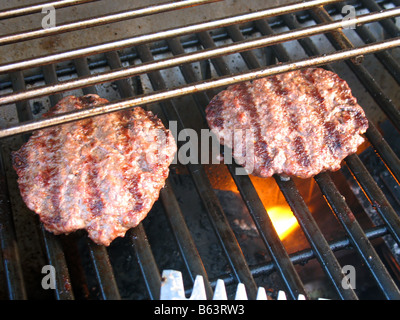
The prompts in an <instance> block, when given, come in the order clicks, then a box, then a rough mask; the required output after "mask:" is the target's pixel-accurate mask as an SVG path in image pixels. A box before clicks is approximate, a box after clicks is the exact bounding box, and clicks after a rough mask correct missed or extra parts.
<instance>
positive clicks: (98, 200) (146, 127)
mask: <svg viewBox="0 0 400 320" xmlns="http://www.w3.org/2000/svg"><path fill="white" fill-rule="evenodd" d="M107 102H108V101H107V100H105V99H102V98H100V97H99V96H97V95H93V94H92V95H86V96H83V97H79V98H78V97H74V96H68V97H65V98H64V99H62V100H61V101H60V102H59V103H58V104H57V105H56V106H54V107H53V108H52V109H51V110H50V112H48V113H47V114H46V116H49V115H54V114H58V113H64V112H68V111H73V110H76V109H83V108H90V107H94V106H98V105H102V104H106V103H107ZM175 152H176V144H175V140H174V138H173V136H172V134H171V133H170V131H169V130H166V129H165V127H164V126H163V124H162V122H161V120H159V119H157V117H155V116H154V115H153V114H152V113H151V112H149V111H145V110H143V109H142V108H140V107H137V108H134V109H131V110H126V111H125V110H124V111H119V112H114V113H110V114H105V115H100V116H96V117H93V118H88V119H84V120H79V121H76V122H72V123H67V124H63V125H59V126H55V127H51V128H46V129H42V130H38V131H36V132H34V133H33V135H32V136H31V137H30V139H29V141H28V142H27V143H26V144H24V145H23V146H22V147H21V148H20V150H18V151H16V152H14V153H13V154H12V158H13V166H14V168H15V170H16V172H17V174H18V176H19V178H18V184H19V188H20V192H21V195H22V198H23V200H24V201H25V203H26V204H27V206H28V207H29V208H30V209H31V210H33V211H35V212H36V213H37V214H39V216H40V220H41V221H42V223H43V225H44V227H45V228H46V229H47V230H48V231H50V232H53V233H55V234H60V233H70V232H72V231H75V230H77V229H86V230H87V232H88V234H89V237H90V238H91V239H92V240H93V241H94V242H95V243H97V244H102V245H106V246H107V245H109V244H110V243H111V241H112V240H113V239H115V238H116V237H121V236H124V235H125V233H126V231H127V230H128V229H129V228H132V227H135V226H136V225H138V224H139V222H140V221H142V220H143V219H144V218H145V217H146V215H147V213H148V212H149V211H150V209H151V208H152V205H153V204H154V202H155V201H156V200H157V199H158V197H159V192H160V189H161V188H162V187H163V186H164V183H165V179H166V178H167V176H168V173H169V168H168V167H169V165H170V164H171V162H172V160H173V157H174V154H175Z"/></svg>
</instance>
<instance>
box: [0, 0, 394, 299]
mask: <svg viewBox="0 0 400 320" xmlns="http://www.w3.org/2000/svg"><path fill="white" fill-rule="evenodd" d="M6 4H7V2H6ZM146 4H147V5H146ZM146 4H145V5H144V6H143V7H138V8H125V7H124V6H121V7H119V6H118V1H116V2H115V7H112V8H111V9H112V10H111V9H110V8H108V7H109V6H110V4H109V3H108V4H107V5H106V4H105V1H93V0H92V1H87V0H86V1H66V0H65V1H56V2H54V3H53V2H52V3H41V4H34V3H33V2H32V1H27V4H26V6H24V7H20V8H16V9H15V8H11V6H12V5H11V2H10V6H9V7H4V8H1V9H2V11H0V23H1V24H2V26H4V28H3V30H5V31H4V32H5V33H4V34H1V35H0V51H1V55H0V56H1V57H2V61H1V63H0V94H1V95H0V112H1V120H0V121H1V122H0V126H1V129H0V137H1V140H0V141H1V162H0V164H1V166H0V170H1V171H0V173H1V175H0V178H1V184H0V197H1V198H0V227H1V228H0V240H1V251H2V255H1V259H2V262H3V263H2V266H1V275H2V276H1V279H0V296H1V298H2V299H38V298H40V299H54V298H55V299H158V298H159V296H160V288H161V283H162V271H163V270H165V269H173V270H179V271H181V272H182V274H183V280H184V283H185V288H187V294H188V295H190V288H192V287H193V283H194V280H195V277H196V276H197V275H201V276H203V279H204V280H205V289H206V293H207V297H208V298H209V299H211V298H212V296H213V290H214V288H215V285H216V282H217V280H218V279H222V280H224V282H225V285H226V287H227V290H228V297H229V298H232V297H233V296H234V293H235V290H236V286H237V284H238V283H243V284H244V285H245V287H246V292H247V295H248V297H249V299H255V297H256V295H257V288H258V287H264V288H265V289H266V291H267V294H268V295H269V296H270V297H271V298H273V299H275V298H276V297H277V293H278V291H279V290H283V291H284V292H285V293H286V295H287V297H288V299H297V297H298V295H299V294H303V295H304V296H305V297H306V298H307V299H315V298H318V297H321V298H327V299H344V300H354V299H400V289H399V288H400V287H399V284H400V249H399V243H400V217H399V213H400V191H399V188H400V187H399V184H398V182H399V181H400V161H399V154H400V149H399V145H400V144H399V143H398V142H399V140H400V134H399V130H400V109H399V105H400V96H399V84H400V65H399V63H398V61H399V54H400V52H399V51H398V48H397V47H398V46H399V45H400V38H399V35H400V29H399V26H398V18H397V17H398V16H400V1H398V0H392V1H381V0H378V1H372V0H360V1H348V2H344V1H327V0H325V1H323V0H318V1H316V0H313V1H306V2H296V3H289V2H284V3H283V2H280V3H279V5H278V4H277V5H276V6H274V7H271V8H265V7H264V8H263V7H262V6H260V4H261V5H264V6H265V5H266V4H265V1H261V2H258V1H254V3H253V4H245V3H244V1H215V0H214V1H204V0H203V1H200V0H198V1H194V0H185V1H176V2H164V3H157V2H151V4H150V3H149V2H148V1H147V2H146ZM49 5H50V6H52V7H49ZM125 5H126V4H125ZM251 5H254V7H252V6H251ZM257 5H258V6H259V7H257ZM102 6H103V7H106V8H107V10H108V11H107V13H106V14H100V13H99V14H98V16H95V17H94V16H93V15H92V16H91V17H85V18H81V19H80V20H77V19H73V18H71V17H74V16H72V15H69V20H68V19H67V20H65V22H64V21H61V22H60V21H59V20H61V18H62V17H63V16H65V15H66V14H64V15H63V12H70V14H75V16H76V17H77V16H79V14H81V13H84V12H89V13H90V12H95V13H97V12H99V9H98V8H102ZM107 6H108V7H107ZM43 8H45V9H46V10H44V11H43V13H42V9H43ZM96 8H97V9H96ZM121 8H124V9H123V10H122V11H118V9H119V10H121ZM53 9H54V11H53V12H52V10H53ZM225 9H226V11H225ZM65 10H71V11H65ZM230 10H231V11H232V12H231V11H230ZM235 10H236V11H235ZM210 12H212V13H213V14H214V15H218V14H219V15H220V16H215V17H214V16H212V15H211V16H209V15H207V14H208V13H210ZM52 13H54V14H55V17H56V20H55V22H56V24H55V25H52V26H51V27H49V28H47V27H42V26H41V25H40V22H41V21H42V22H43V21H45V22H46V23H48V24H50V23H51V17H52V16H51V14H52ZM228 13H229V14H230V15H228ZM29 17H37V18H38V19H37V21H39V22H38V23H39V24H37V25H36V28H33V29H32V30H27V31H25V30H26V28H23V25H22V24H18V19H23V20H24V21H25V22H26V21H31V22H32V21H33V22H32V23H34V22H35V21H36V20H35V19H34V18H32V19H31V20H28V19H29ZM171 17H173V18H171ZM43 19H45V20H43ZM140 19H142V20H140ZM135 21H141V23H143V22H146V21H147V23H148V24H149V25H151V27H152V28H155V29H156V31H151V32H150V31H143V33H140V32H139V29H140V28H139V27H138V25H135V27H137V28H136V29H124V27H123V26H126V25H127V24H128V23H131V22H132V23H134V22H135ZM158 21H159V22H160V23H161V22H164V21H169V22H171V21H172V22H175V23H177V25H175V26H174V27H170V28H165V26H164V25H161V26H160V25H157V22H158ZM13 23H14V24H15V26H14V27H10V24H13ZM123 23H125V24H123ZM115 24H120V26H122V27H120V29H118V30H124V31H125V32H130V36H129V37H124V38H119V37H118V35H117V32H116V31H115V30H117V29H112V26H113V25H115ZM166 25H168V24H166ZM102 28H103V29H102ZM9 30H13V32H11V31H9ZM92 30H94V31H93V32H95V31H96V30H97V31H96V32H97V33H95V34H97V35H98V36H97V37H95V36H93V34H91V33H90V32H91V31H92ZM114 32H115V38H116V39H115V40H114V41H106V42H105V39H107V37H108V36H109V34H110V33H114ZM77 34H78V35H81V36H78V38H79V39H78V40H79V41H83V42H85V41H87V45H86V46H77V47H74V46H73V44H76V43H78V44H79V41H78V40H76V41H75V40H74V41H72V40H71V41H70V42H69V41H67V39H71V38H72V35H75V38H76V37H77V36H76V35H77ZM68 37H70V38H68ZM103 37H104V38H103ZM75 38H74V39H75ZM96 40H98V42H97V43H94V41H96ZM31 43H33V44H31ZM30 45H32V47H30ZM69 46H71V47H69ZM64 47H65V48H64ZM29 48H31V49H29ZM59 48H61V51H60V50H57V49H59ZM309 66H323V67H324V68H326V69H328V70H333V71H335V72H336V73H338V74H339V76H341V77H342V78H343V79H345V80H346V81H347V82H348V83H349V85H350V87H351V88H352V91H353V94H354V96H355V97H357V99H358V101H359V103H360V105H361V106H363V108H364V109H365V111H366V114H367V117H368V120H369V129H368V131H367V132H366V133H365V137H366V143H364V145H362V146H361V147H360V150H359V152H358V153H357V154H354V155H351V156H348V157H347V158H346V159H345V161H344V163H343V166H342V169H341V170H339V171H337V172H329V173H321V174H318V175H317V176H315V177H314V178H313V179H297V178H289V179H288V178H285V179H283V178H281V177H279V176H274V177H272V178H267V179H261V178H257V177H253V176H248V175H238V174H236V169H237V168H238V165H237V164H235V162H230V163H227V162H224V161H221V162H220V163H207V162H204V161H200V158H201V154H199V155H198V157H199V159H198V161H192V162H189V163H187V164H182V163H179V162H178V163H177V164H173V165H172V166H171V168H170V176H169V178H168V179H167V181H166V185H165V187H164V188H163V189H162V191H161V193H160V199H159V200H158V201H157V202H156V203H155V205H154V207H153V209H152V210H151V211H150V213H149V214H148V216H147V218H146V219H145V220H144V221H143V222H142V223H141V224H140V225H139V226H138V227H136V228H133V229H131V230H129V231H128V233H127V234H126V236H125V237H124V238H117V239H116V240H114V242H113V243H112V244H111V245H110V246H109V247H103V246H99V245H96V244H94V243H93V242H91V241H90V240H89V239H88V238H87V236H86V234H85V232H84V231H78V232H75V233H72V234H69V235H61V236H55V235H53V234H50V233H49V232H47V231H46V230H44V228H43V227H42V225H41V224H40V222H39V220H38V217H37V216H36V215H34V214H32V212H30V211H29V210H28V209H27V208H26V206H25V204H24V203H23V201H22V199H21V197H20V195H19V191H18V186H17V183H16V174H15V172H14V171H13V169H12V167H11V162H10V159H11V158H10V152H11V151H12V150H16V149H18V148H19V147H20V146H21V144H22V143H23V142H24V141H26V139H27V138H28V137H29V133H30V132H32V131H33V130H37V129H40V128H44V127H48V126H53V125H58V124H62V123H65V122H69V121H75V120H78V119H83V118H86V117H92V116H95V115H98V114H103V113H108V112H113V111H117V110H122V109H125V108H131V107H133V106H139V105H140V106H143V107H146V108H148V109H149V110H152V111H153V112H154V113H155V114H157V116H158V117H159V118H161V119H162V120H163V122H164V124H165V126H166V127H169V125H170V124H171V123H176V125H177V130H178V132H182V131H184V130H185V129H193V130H194V131H195V132H198V133H200V132H201V129H207V128H208V127H207V123H206V121H205V113H204V110H205V107H206V106H207V105H208V102H209V101H210V99H211V98H212V97H213V96H214V95H215V94H216V93H217V92H218V91H219V90H221V89H222V88H224V87H226V86H227V85H229V84H233V83H237V82H241V81H247V80H252V79H256V78H259V77H264V76H268V75H273V74H277V73H281V72H286V71H290V70H295V69H300V68H304V67H309ZM89 93H97V94H99V95H100V96H102V97H104V98H106V99H108V100H109V101H110V103H109V104H107V105H105V106H102V107H98V108H94V109H90V110H83V111H82V110H80V111H76V112H71V113H68V114H63V115H57V116H52V117H48V118H42V117H41V115H42V114H43V113H44V112H45V111H47V110H48V108H49V107H50V106H52V105H54V104H55V103H57V101H59V100H60V99H61V98H62V97H63V96H66V95H70V94H73V95H83V94H89ZM199 136H200V134H199ZM177 140H178V147H182V146H183V145H185V144H186V143H187V142H188V141H187V139H177ZM221 152H223V148H221ZM49 266H50V267H51V268H54V269H53V270H55V273H54V274H55V288H54V289H53V288H50V289H45V288H44V285H43V279H44V277H45V275H46V270H48V269H43V268H44V267H49ZM353 280H354V281H353ZM350 285H352V286H350Z"/></svg>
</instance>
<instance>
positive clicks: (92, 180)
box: [82, 118, 104, 216]
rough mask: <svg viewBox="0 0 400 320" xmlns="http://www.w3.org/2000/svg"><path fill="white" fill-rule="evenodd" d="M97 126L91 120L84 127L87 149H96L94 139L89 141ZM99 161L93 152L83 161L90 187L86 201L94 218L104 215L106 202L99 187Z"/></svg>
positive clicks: (84, 139)
mask: <svg viewBox="0 0 400 320" xmlns="http://www.w3.org/2000/svg"><path fill="white" fill-rule="evenodd" d="M95 128H96V127H95V125H94V124H93V119H92V118H89V119H87V121H86V122H85V124H84V126H83V132H84V133H85V135H83V141H82V143H83V145H84V146H85V147H86V148H90V149H92V148H94V147H95V142H94V141H93V140H92V139H88V137H89V136H90V137H91V136H92V135H93V134H94V135H95V133H94V130H95ZM98 166H99V159H96V158H95V157H93V155H92V154H91V152H89V153H88V154H87V155H86V157H85V159H84V160H83V167H84V168H86V171H87V176H86V181H85V182H86V184H87V185H88V188H86V189H87V198H86V199H85V201H86V206H87V207H88V211H89V212H90V213H91V214H92V215H93V216H100V215H102V214H103V211H104V201H103V198H102V192H101V189H100V187H99V181H98V173H99V168H98Z"/></svg>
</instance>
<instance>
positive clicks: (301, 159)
mask: <svg viewBox="0 0 400 320" xmlns="http://www.w3.org/2000/svg"><path fill="white" fill-rule="evenodd" d="M270 79H271V81H272V84H273V85H274V87H275V92H276V94H278V95H279V96H281V97H282V99H283V100H284V101H285V103H284V104H283V111H284V113H285V115H286V116H287V118H288V120H289V124H290V126H289V129H290V132H293V131H295V130H296V129H297V127H298V119H297V117H296V115H295V114H294V113H290V114H289V112H288V110H290V109H293V107H292V106H293V104H292V101H291V100H290V99H288V97H287V95H288V91H287V89H285V88H284V87H283V86H282V82H281V81H280V80H279V79H278V77H277V76H276V75H274V76H272V77H271V78H270ZM293 144H294V148H295V153H296V155H297V157H296V160H297V162H298V163H299V164H300V165H302V166H305V167H310V165H311V161H310V157H309V155H308V154H307V152H306V149H305V144H304V140H303V137H301V136H296V137H295V139H294V140H293Z"/></svg>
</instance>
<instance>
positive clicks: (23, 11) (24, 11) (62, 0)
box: [0, 0, 99, 20]
mask: <svg viewBox="0 0 400 320" xmlns="http://www.w3.org/2000/svg"><path fill="white" fill-rule="evenodd" d="M94 1H99V0H59V1H52V2H44V3H40V4H35V5H32V6H28V7H26V6H25V7H19V8H12V9H7V10H4V11H1V12H0V20H2V19H9V18H14V17H18V16H24V15H28V14H32V13H36V12H41V11H42V10H43V9H45V8H48V7H49V6H51V7H54V8H65V7H69V6H75V5H78V4H84V3H88V2H94Z"/></svg>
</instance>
